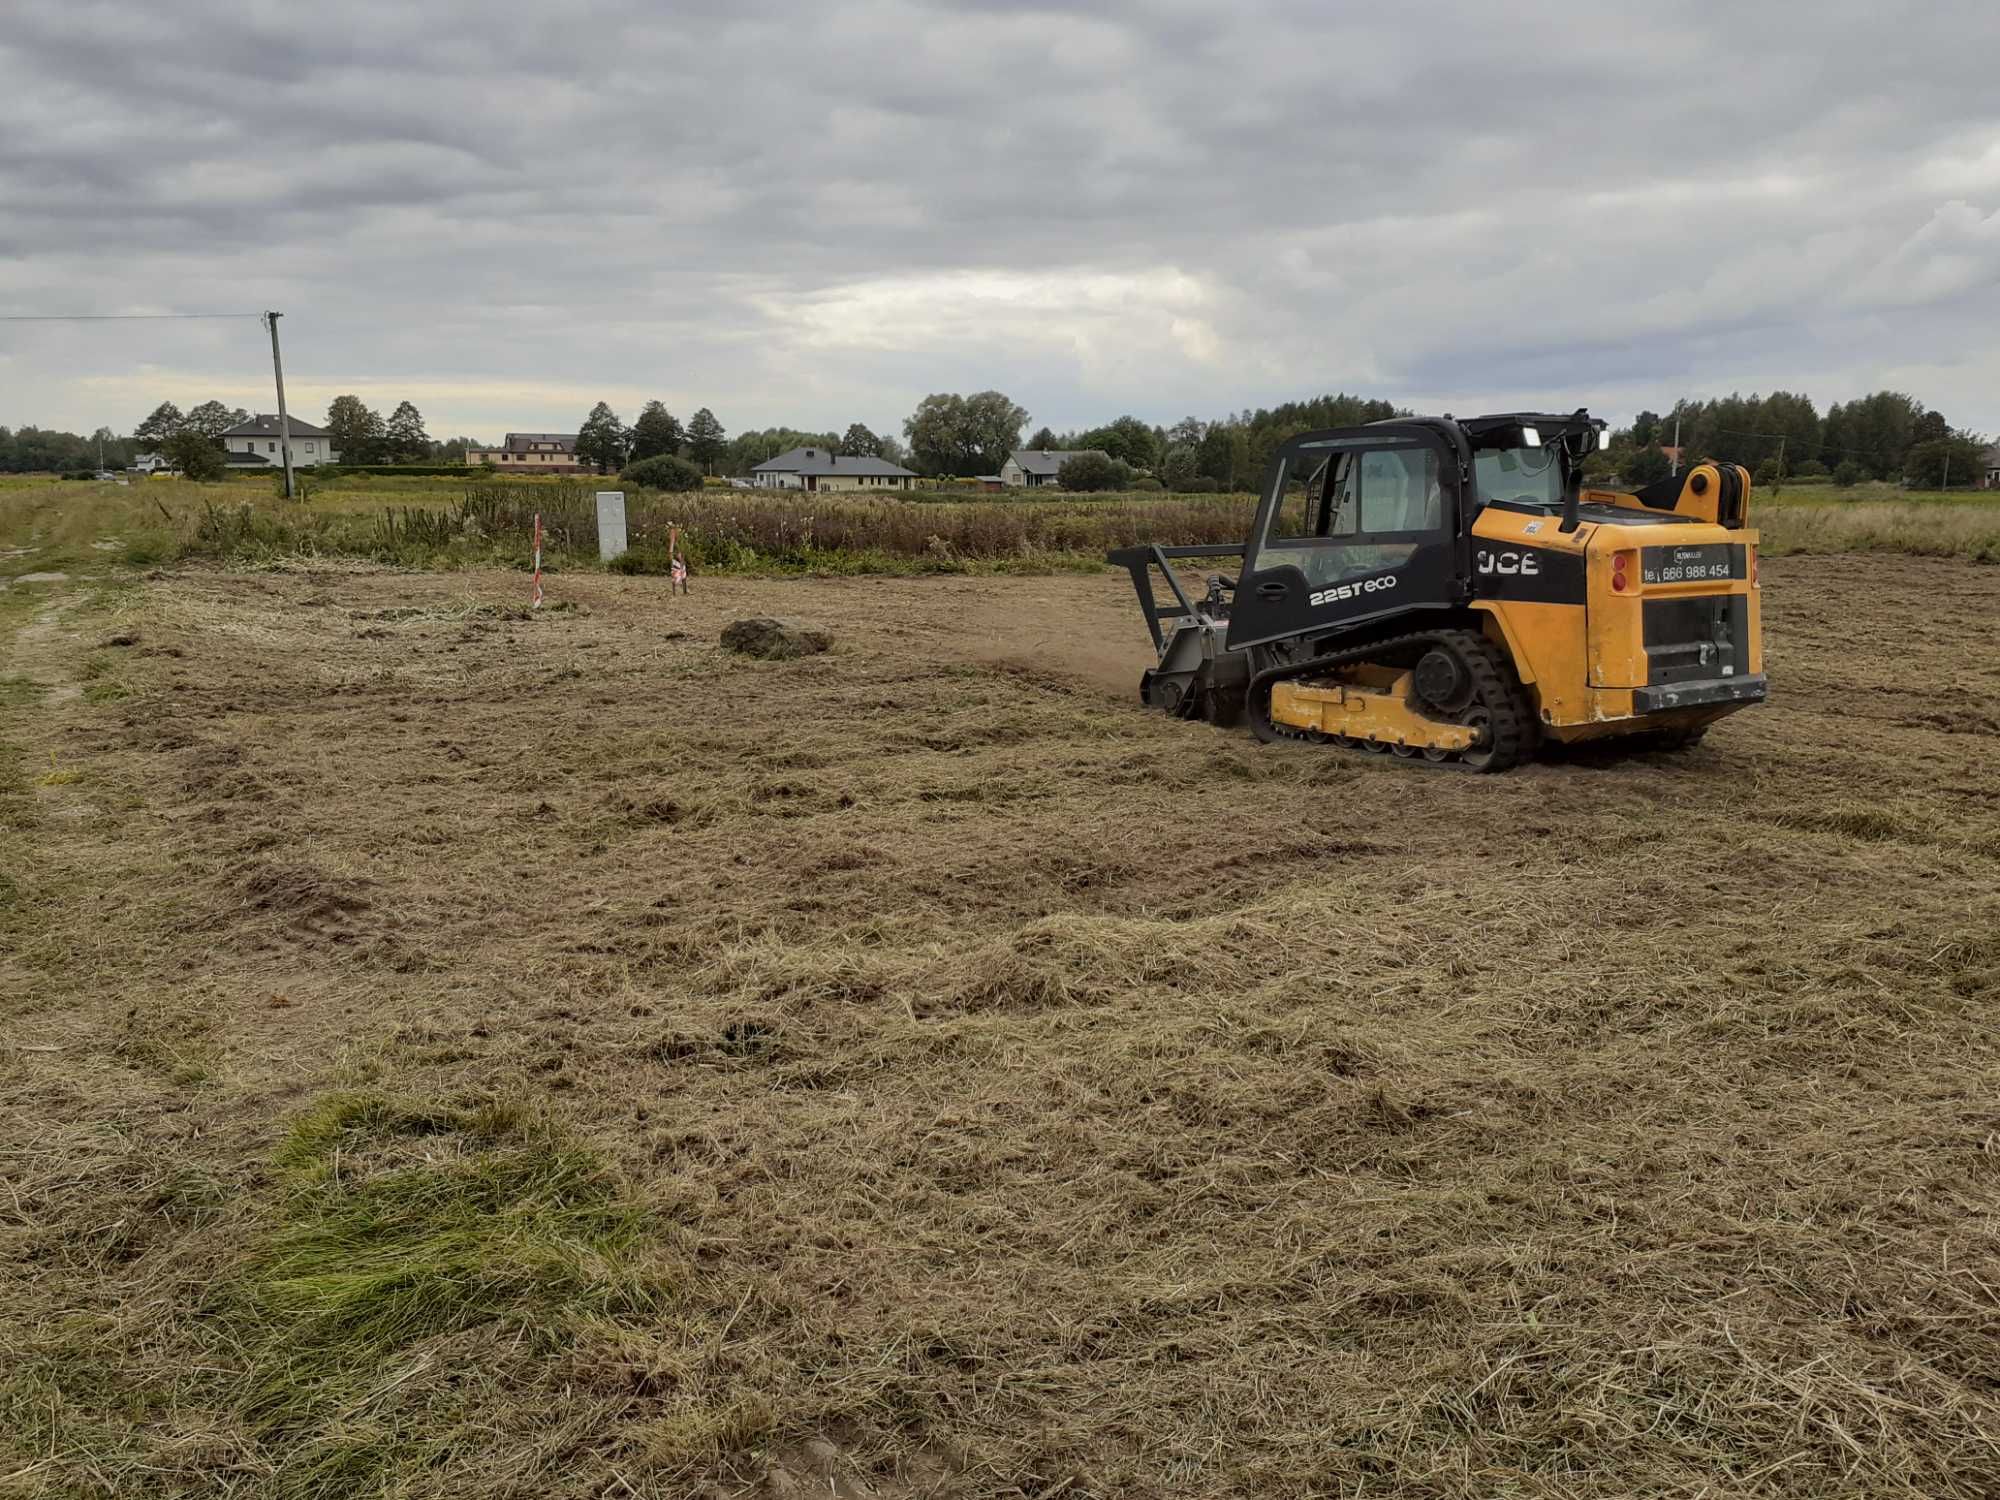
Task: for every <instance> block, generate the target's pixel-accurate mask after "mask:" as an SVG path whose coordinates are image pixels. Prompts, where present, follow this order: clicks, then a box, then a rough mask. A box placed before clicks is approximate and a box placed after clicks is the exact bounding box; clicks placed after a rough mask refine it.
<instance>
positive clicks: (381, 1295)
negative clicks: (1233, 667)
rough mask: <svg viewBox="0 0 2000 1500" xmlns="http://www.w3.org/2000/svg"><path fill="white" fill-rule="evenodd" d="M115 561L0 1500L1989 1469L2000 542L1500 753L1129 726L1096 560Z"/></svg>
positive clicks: (65, 586) (1255, 1484)
mask: <svg viewBox="0 0 2000 1500" xmlns="http://www.w3.org/2000/svg"><path fill="white" fill-rule="evenodd" d="M0 498H3V499H4V503H6V504H8V505H10V506H11V505H12V504H14V503H15V500H16V497H15V496H13V495H8V496H5V497H0ZM111 498H129V497H122V496H121V497H111ZM45 524H46V525H47V526H48V527H49V531H48V532H47V533H45V536H46V537H47V540H46V542H45V543H44V545H47V546H50V547H53V546H55V545H56V542H55V530H56V526H55V522H54V521H48V522H46V523H45ZM68 537H69V539H68V540H67V541H65V542H63V543H62V545H65V546H71V547H74V548H79V549H81V550H79V551H78V552H77V553H76V555H77V556H78V557H79V558H81V559H82V561H83V562H84V563H85V564H86V565H88V566H91V567H93V568H94V569H96V571H98V572H99V573H100V574H102V575H103V576H101V577H100V578H99V579H97V580H96V581H94V582H85V581H82V580H81V579H73V580H72V581H70V582H69V583H59V584H54V585H47V584H24V583H18V582H17V583H15V584H13V586H11V587H9V588H7V589H4V590H0V838H4V839H5V840H6V841H7V842H6V847H7V858H6V861H5V865H4V868H3V869H0V1183H4V1185H5V1188H6V1191H5V1192H4V1193H0V1349H4V1350H5V1351H6V1352H5V1356H4V1358H0V1493H5V1494H7V1495H9V1496H14V1495H20V1496H43V1495H47V1496H62V1497H71V1496H104V1497H112V1496H115V1497H118V1500H149V1497H164V1496H169V1495H173V1496H180V1495H189V1496H191V1495H224V1496H240V1497H253V1496H254V1497H259V1500H263V1497H285V1500H291V1497H308V1496H310V1497H333V1496H346V1495H355V1494H368V1495H377V1494H393V1495H404V1496H412V1497H416V1496H422V1497H439V1496H463V1497H467V1500H470V1497H479V1500H493V1497H513V1500H529V1497H533V1500H548V1497H557V1500H584V1497H590V1500H596V1497H600V1496H607V1495H608V1496H619V1497H623V1496H636V1497H655V1500H668V1497H673V1500H680V1497H686V1496H699V1497H703V1500H721V1497H724V1496H730V1497H735V1496H745V1495H758V1496H765V1497H769V1500H777V1497H782V1496H791V1495H799V1494H812V1493H816V1494H822V1495H825V1494H838V1495H843V1496H847V1497H850V1500H852V1497H865V1496H876V1497H896V1500H913V1497H916V1496H929V1497H965V1500H970V1497H974V1496H978V1497H985V1496H1000V1495H1013V1496H1035V1497H1044V1500H1053V1497H1057V1496H1060V1497H1063V1500H1084V1497H1097V1500H1125V1497H1133V1496H1146V1497H1151V1496H1168V1495H1202V1496H1243V1497H1250V1496H1255V1497H1259V1500H1263V1497H1287V1500H1290V1497H1297V1500H1306V1497H1325V1496H1333V1495H1343V1496H1344V1495H1356V1494H1371V1495H1372V1494H1388V1493H1401V1494H1415V1495H1425V1496H1435V1497H1465V1500H1488V1497H1491V1496H1495V1495H1522V1496H1527V1495H1550V1496H1553V1495H1561V1496H1564V1497H1607V1500H1609V1497H1619V1500H1623V1497H1627V1496H1632V1495H1642V1494H1643V1495H1661V1496H1682V1497H1688V1500H1692V1497H1694V1496H1697V1495H1720V1494H1728V1495H1733V1496H1734V1495H1744V1496H1760V1497H1774V1500H1775V1497H1778V1496H1793V1495H1800V1494H1815V1495H1833V1494H1869V1495H1907V1496H1918V1495H1921V1496H1925V1497H1928V1500H1939V1497H1965V1500H1971V1497H1975V1496H1989V1495H1991V1494H1993V1493H1995V1492H1996V1491H2000V1393H1996V1390H1995V1386H1994V1382H1993V1358H1992V1355H1993V1334H1992V1331H1993V1328H1994V1327H1995V1324H1996V1319H2000V1302H1996V1296H1995V1288H1996V1287H2000V1109H1996V1103H1995V1101H1996V1099H2000V1044H1996V1039H1995V1031H1994V1027H1993V1024H1992V1022H1993V1014H1994V1008H1995V1006H1996V1004H2000V938H1996V934H2000V855H1996V851H2000V801H1996V789H1995V784H1994V775H1993V768H1994V763H1995V755H1996V749H2000V660H1996V658H1995V656H1994V653H1993V652H1992V651H1991V650H1990V649H1986V647H1985V643H1987V642H1989V641H1990V640H1991V638H1992V635H1993V631H1994V627H1995V623H1996V620H2000V570H1995V569H1992V568H1982V567H1975V566H1972V565H1970V564H1967V563H1965V562H1961V561H1953V560H1949V559H1910V558H1899V557H1892V556H1875V557H1870V558H1866V559H1861V558H1840V557H1834V558H1820V557H1811V558H1809V557H1794V558H1778V559H1775V560H1773V561H1772V562H1770V563H1768V564H1767V565H1766V567H1765V568H1764V573H1763V577H1764V591H1765V604H1766V622H1767V632H1768V639H1767V646H1768V660H1769V665H1770V671H1771V675H1772V682H1773V698H1772V701H1771V703H1770V704H1769V705H1768V706H1766V707H1763V708H1759V709H1756V710H1752V711H1750V712H1747V713H1744V714H1742V715H1739V716H1737V717H1735V718H1732V719H1730V720H1728V721H1727V722H1725V723H1724V724H1722V725H1720V726H1719V727H1717V728H1716V729H1715V730H1714V731H1713V732H1712V733H1711V734H1710V736H1709V738H1708V740H1707V741H1706V743H1705V744H1704V745H1702V746H1701V747H1700V748H1698V749H1697V750H1695V751H1693V752H1691V753H1689V754H1688V755H1686V756H1685V757H1684V758H1672V757H1662V756H1641V757H1638V758H1635V759H1627V760H1620V759H1617V758H1615V757H1606V756H1603V755H1597V756H1592V757H1582V758H1579V759H1577V760H1574V761H1572V762H1569V763H1547V764H1539V765H1535V766H1531V767H1528V768H1525V769H1523V770H1521V771H1519V772H1516V773H1513V774H1510V775H1508V776H1506V777H1500V778H1474V777H1469V776H1464V775H1458V774H1454V773H1449V772H1436V771H1428V772H1427V771H1426V770H1424V769H1422V768H1418V767H1411V766H1405V765H1403V764H1401V763H1390V762H1387V761H1385V760H1376V759H1373V758H1370V757H1366V756H1361V755H1358V754H1356V755H1343V754H1341V753H1339V752H1333V751H1326V750H1314V749H1311V748H1307V747H1283V746H1259V745H1257V744H1255V743H1254V742H1252V741H1251V740H1250V739H1249V738H1248V736H1247V735H1243V734H1240V733H1238V734H1228V733H1223V732H1220V731H1216V730H1212V729H1210V728H1208V727H1207V726H1204V725H1201V724H1192V723H1178V722H1170V721H1167V720H1165V719H1164V718H1161V717H1158V716H1156V715H1151V714H1148V713H1146V712H1145V711H1143V710H1142V709H1141V708H1140V707H1139V705H1138V704H1137V702H1136V701H1135V694H1134V691H1133V687H1134V681H1135V678H1136V675H1137V672H1138V670H1139V668H1140V666H1141V665H1142V664H1143V660H1144V657H1145V655H1146V652H1145V650H1144V639H1145V638H1144V633H1143V629H1142V627H1141V625H1140V622H1139V620H1138V618H1137V616H1136V613H1135V612H1134V610H1133V609H1132V606H1131V602H1130V600H1129V598H1127V597H1126V595H1127V592H1128V591H1127V590H1126V588H1125V586H1124V584H1123V582H1122V580H1120V579H1119V578H1117V577H1115V576H1109V575H1096V576H1090V575H1071V576H1062V575H1055V576H1045V577H1039V578H1035V577H1028V578H993V577H950V576H945V577H932V578H903V579H882V578H868V579H830V580H803V579H794V580H784V581H760V580H750V579H741V578H729V577H723V578H709V579H704V580H701V581H700V582H699V583H698V585H697V590H696V592H695V594H694V595H693V597H692V598H689V599H678V600H669V599H668V598H667V597H666V595H665V592H664V586H663V584H662V583H661V582H660V581H659V580H656V579H647V578H620V577H613V576H606V575H604V574H601V573H592V572H582V571H578V572H571V573H568V574H565V575H560V576H558V577H557V578H556V579H554V580H553V581H552V587H551V589H550V604H549V607H548V608H547V609H545V610H544V611H543V612H542V613H541V614H539V615H535V616H531V615H529V613H528V612H527V611H526V610H524V609H523V608H522V603H523V588H522V580H521V578H520V576H519V574H518V573H511V572H510V573H496V572H488V571H478V570H467V571H459V572H453V573H447V574H421V573H410V572H403V571H391V570H384V569H380V568H375V567H372V566H367V565H361V564H357V563H355V562H353V561H350V560H345V559H332V560H324V559H323V560H319V561H314V560H312V559H310V558H308V559H305V560H303V561H302V560H300V559H297V558H293V559H292V560H291V561H290V562H289V563H288V565H287V566H285V567H284V568H282V569H255V570H239V571H230V570H226V569H220V568H211V567H198V568H177V567H169V568H165V569H155V570H152V572H153V573H154V574H156V575H157V576H141V575H139V574H138V573H136V572H134V571H132V570H129V569H126V570H117V571H113V570H110V569H105V568H101V567H98V566H97V564H96V562H95V561H94V559H96V558H99V557H101V556H105V555H108V554H98V553H94V552H92V551H91V550H90V546H91V543H92V542H93V541H94V540H100V539H102V538H101V537H100V536H99V535H98V533H97V532H96V531H95V530H94V529H93V527H92V526H90V525H83V526H78V527H75V528H73V530H72V531H71V532H70V533H68ZM11 561H13V562H18V561H19V560H18V559H13V560H11ZM19 571H20V570H19V569H18V568H17V569H16V572H17V573H18V572H19ZM757 613H779V614H787V615H793V616H798V617H803V618H806V619H809V620H815V621H818V622H821V623H824V624H826V625H828V626H830V627H831V628H832V629H833V631H834V633H835V636H836V645H835V649H834V651H833V652H832V653H831V654H830V655H828V656H824V657H816V658H812V659H808V660H804V661H797V662H787V663H746V662H744V661H742V660H741V659H735V658H731V657H728V656H726V655H725V654H723V653H722V652H720V651H719V650H718V649H717V647H716V645H715V641H716V636H717V632H718V630H719V628H720V626H721V625H722V623H723V622H725V621H726V620H728V619H731V618H733V617H736V616H740V615H745V614H757Z"/></svg>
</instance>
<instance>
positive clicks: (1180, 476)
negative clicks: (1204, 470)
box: [1160, 443, 1200, 490]
mask: <svg viewBox="0 0 2000 1500" xmlns="http://www.w3.org/2000/svg"><path fill="white" fill-rule="evenodd" d="M1199 472H1200V469H1199V467H1198V466H1197V464H1196V460H1195V450H1194V448H1193V447H1192V446H1191V445H1189V444H1187V443H1176V444H1175V445H1174V446H1173V447H1171V448H1169V449H1168V450H1167V451H1166V452H1165V453H1163V454H1161V455H1160V482H1161V483H1162V484H1164V485H1166V487H1167V488H1168V489H1170V490H1185V489H1186V488H1187V487H1188V484H1189V482H1190V481H1192V480H1193V479H1194V477H1195V476H1196V474H1198V473H1199Z"/></svg>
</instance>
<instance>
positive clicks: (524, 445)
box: [465, 432, 586, 474]
mask: <svg viewBox="0 0 2000 1500" xmlns="http://www.w3.org/2000/svg"><path fill="white" fill-rule="evenodd" d="M465 462H466V464H467V465H468V466H469V467H473V468H477V467H478V466H479V465H481V464H491V465H493V467H494V468H496V469H501V470H504V471H505V472H507V473H510V474H575V473H578V472H580V471H581V470H582V469H584V468H585V467H586V465H584V464H581V463H578V462H577V457H576V434H575V433H573V432H510V433H508V434H507V439H506V441H505V442H503V443H502V444H501V445H500V446H499V447H497V448H467V449H466V450H465Z"/></svg>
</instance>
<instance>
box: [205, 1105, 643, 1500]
mask: <svg viewBox="0 0 2000 1500" xmlns="http://www.w3.org/2000/svg"><path fill="white" fill-rule="evenodd" d="M276 1165H277V1168H278V1171H279V1174H280V1179H281V1188H282V1193H283V1196H282V1199H281V1201H280V1203H279V1205H278V1207H277V1210H276V1217H275V1222H274V1224H273V1226H272V1227H271V1229H270V1232H269V1233H268V1235H267V1236H265V1238H264V1240H263V1242H262V1244H261V1245H260V1247H259V1249H258V1250H257V1252H256V1254H255V1255H254V1257H253V1258H252V1259H251V1261H250V1262H249V1264H248V1265H247V1267H246V1268H245V1269H244V1271H243V1274H242V1276H241V1279H240V1281H239V1282H238V1283H237V1285H236V1286H235V1287H234V1288H233V1290H232V1293H231V1296H230V1299H229V1300H230V1303H231V1311H230V1314H229V1321H230V1322H231V1324H232V1325H233V1327H234V1328H235V1330H236V1332H237V1335H238V1336H239V1337H240V1339H241V1341H242V1344H243V1347H244V1348H245V1349H246V1350H247V1351H248V1354H249V1378H248V1383H247V1387H246V1389H245V1391H244V1393H243V1399H242V1405H241V1411H242V1414H243V1415H244V1417H245V1418H246V1419H247V1421H248V1422H249V1423H250V1425H251V1426H252V1428H253V1430H254V1431H255V1432H256V1434H257V1436H258V1438H259V1440H260V1442H262V1443H263V1444H264V1445H265V1446H266V1448H267V1450H268V1454H267V1456H268V1457H270V1458H271V1459H272V1460H273V1461H274V1462H275V1464H276V1469H277V1472H276V1474H275V1476H274V1478H273V1481H272V1484H271V1486H270V1492H271V1493H275V1494H281V1495H308V1494H310V1495H332V1494H347V1493H363V1492H365V1493H369V1494H377V1493H385V1494H386V1493H401V1492H402V1488H403V1484H404V1483H405V1482H406V1481H408V1480H410V1479H413V1478H415V1477H416V1475H417V1474H418V1473H420V1472H421V1471H422V1470H424V1469H426V1468H428V1467H430V1466H432V1465H435V1464H439V1463H449V1461H450V1453H449V1450H450V1446H451V1444H452V1443H454V1442H462V1443H471V1444H476V1443H478V1442H480V1441H481V1438H480V1437H479V1435H478V1433H477V1431H476V1430H468V1429H457V1428H455V1426H454V1425H453V1424H442V1425H441V1424H440V1423H439V1422H438V1421H437V1418H438V1416H439V1413H437V1412H435V1411H433V1412H430V1413H428V1414H423V1413H417V1414H413V1416H412V1419H411V1420H410V1421H409V1422H408V1423H399V1422H398V1421H397V1420H396V1418H395V1416H394V1415H393V1414H391V1411H390V1408H388V1407H387V1406H385V1408H384V1410H383V1411H380V1412H372V1411H370V1410H369V1407H370V1403H371V1402H372V1400H373V1399H374V1396H375V1395H376V1394H378V1393H382V1392H384V1391H386V1390H388V1389H390V1388H392V1387H393V1385H394V1384H396V1383H397V1382H398V1381H399V1379H400V1378H401V1377H402V1376H404V1375H405V1374H407V1373H408V1372H409V1371H410V1370H411V1369H412V1368H413V1365H412V1362H413V1361H415V1360H418V1359H419V1358H420V1357H421V1356H422V1354H423V1351H424V1350H425V1349H426V1347H428V1346H434V1345H435V1344H436V1343H437V1341H440V1340H445V1339H449V1338H451V1337H453V1336H455V1335H463V1334H466V1333H468V1332H469V1331H471V1330H475V1329H480V1328H482V1327H486V1326H488V1325H498V1329H499V1331H501V1332H503V1333H504V1334H505V1337H506V1338H507V1339H508V1340H509V1341H510V1342H511V1341H513V1340H516V1339H519V1340H521V1341H524V1342H525V1344H526V1345H527V1347H529V1348H531V1349H532V1350H535V1351H537V1352H539V1353H542V1354H553V1353H556V1352H559V1351H560V1350H561V1349H562V1348H564V1347H566V1346H567V1344H568V1343H569V1341H570V1340H571V1339H572V1338H573V1337H574V1335H575V1333H576V1332H577V1331H578V1330H579V1329H580V1328H581V1327H583V1326H584V1325H585V1324H586V1323H588V1322H589V1321H590V1320H592V1319H597V1318H605V1317H613V1318H616V1317H626V1316H640V1315H651V1314H655V1313H657V1312H658V1311H659V1310H660V1309H661V1308H662V1307H663V1306H664V1305H665V1294H664V1291H663V1289H662V1288H661V1287H660V1286H659V1285H658V1284H657V1282H656V1281H655V1280H654V1279H653V1278H651V1277H650V1276H648V1275H647V1274H645V1273H644V1272H643V1271H642V1270H641V1269H640V1267H639V1260H640V1257H641V1255H642V1253H643V1251H644V1250H645V1248H646V1247H647V1245H648V1243H649V1220H648V1216H647V1214H646V1213H645V1212H644V1210H642V1209H641V1208H639V1207H638V1206H636V1205H635V1204H634V1203H632V1202H631V1201H630V1199H629V1198H628V1197H627V1195H626V1193H625V1192H624V1190H623V1188H622V1186H621V1184H620V1183H619V1182H618V1181H617V1180H616V1179H615V1178H614V1177H613V1176H612V1175H611V1174H610V1173H609V1172H608V1171H607V1169H606V1168H605V1166H604V1164H603V1163H602V1161H601V1160H600V1159H599V1158H598V1157H597V1156H596V1155H595V1154H594V1153H592V1152H590V1151H588V1150H586V1149H584V1148H582V1147H581V1146H578V1145H576V1144H574V1143H572V1142H570V1141H569V1140H567V1139H566V1138H565V1137H564V1135H563V1134H562V1133H561V1132H560V1131H558V1130H557V1129H556V1128H555V1127H554V1126H553V1125H552V1124H551V1123H550V1122H549V1121H548V1120H547V1119H545V1118H543V1117H540V1116H538V1115H536V1114H535V1113H533V1112H532V1111H530V1110H528V1109H526V1108H523V1107H521V1106H518V1105H509V1104H490V1103H489V1104H482V1105H476V1106H472V1107H464V1108H461V1107H444V1106H434V1105H423V1104H410V1103H403V1102H397V1101H394V1100H391V1099H388V1098H386V1097H383V1096H380V1095H374V1094H341V1095H337V1096H334V1097H332V1098H329V1099H326V1100H323V1101H322V1102H321V1103H319V1104H318V1105H316V1106H315V1107H314V1108H313V1109H311V1110H309V1111H308V1112H307V1113H306V1114H305V1115H304V1116H302V1117H301V1118H300V1119H299V1120H298V1121H297V1123H296V1124H295V1125H294V1126H293V1128H292V1130H291V1133H290V1135H289V1136H288V1137H287V1138H286V1140H285V1142H284V1143H283V1145H282V1146H280V1148H279V1150H278V1152H277V1156H276Z"/></svg>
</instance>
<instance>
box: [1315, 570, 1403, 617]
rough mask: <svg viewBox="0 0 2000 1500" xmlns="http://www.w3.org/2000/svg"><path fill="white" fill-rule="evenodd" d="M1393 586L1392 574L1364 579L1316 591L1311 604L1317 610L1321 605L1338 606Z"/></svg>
mask: <svg viewBox="0 0 2000 1500" xmlns="http://www.w3.org/2000/svg"><path fill="white" fill-rule="evenodd" d="M1395 586H1396V575H1395V574H1394V573H1390V574H1387V575H1385V576H1384V577H1381V578H1364V579H1362V580H1361V581H1360V582H1358V583H1341V584H1336V585H1334V586H1333V587H1332V588H1330V589H1318V590H1316V591H1315V592H1314V593H1313V595H1312V599H1311V603H1312V605H1313V607H1314V608H1315V609H1317V608H1318V607H1319V606H1320V605H1322V604H1339V603H1342V602H1343V601H1345V600H1348V599H1359V598H1360V597H1361V596H1362V595H1363V594H1377V593H1380V592H1381V591H1382V590H1384V589H1392V588H1394V587H1395Z"/></svg>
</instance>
